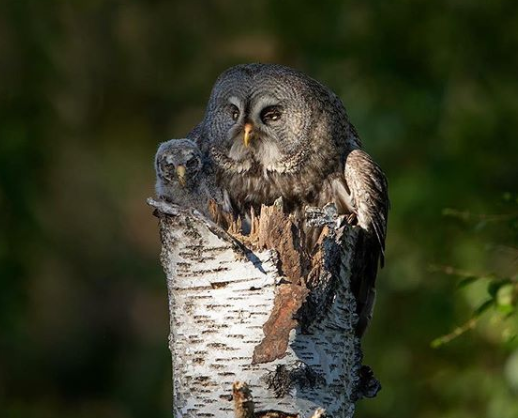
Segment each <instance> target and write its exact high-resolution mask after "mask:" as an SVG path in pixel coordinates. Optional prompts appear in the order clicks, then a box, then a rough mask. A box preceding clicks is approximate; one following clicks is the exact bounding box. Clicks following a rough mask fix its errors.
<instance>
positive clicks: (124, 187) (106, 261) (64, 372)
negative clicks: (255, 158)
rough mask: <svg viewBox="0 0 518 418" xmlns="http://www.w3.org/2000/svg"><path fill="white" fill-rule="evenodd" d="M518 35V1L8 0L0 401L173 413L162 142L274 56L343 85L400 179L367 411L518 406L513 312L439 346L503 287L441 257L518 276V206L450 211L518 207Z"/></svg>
mask: <svg viewBox="0 0 518 418" xmlns="http://www.w3.org/2000/svg"><path fill="white" fill-rule="evenodd" d="M517 51H518V3H517V2H515V1H503V0H494V1H491V2H484V1H471V0H437V1H433V2H432V1H424V0H413V1H410V0H394V1H379V0H371V1H361V2H360V1H357V2H354V1H345V2H344V1H332V0H323V1H320V2H310V1H306V2H303V1H301V0H298V1H295V0H278V1H273V0H262V1H255V2H244V1H237V0H212V1H196V0H193V1H187V0H185V1H182V2H178V1H159V0H149V1H145V0H127V1H118V0H105V1H103V0H75V1H64V0H32V1H31V0H0V208H1V214H0V350H1V353H0V415H1V416H3V417H9V418H10V417H15V418H25V417H30V418H40V417H41V418H47V417H49V418H50V417H52V418H62V417H63V418H65V417H96V418H126V417H128V418H129V417H168V416H170V404H171V393H170V392H171V383H170V359H169V353H168V350H167V334H168V319H167V300H166V288H165V280H164V276H163V273H162V272H161V270H160V268H159V264H158V253H159V243H158V236H157V225H156V220H155V219H154V218H153V217H152V216H151V210H150V209H149V208H148V207H146V205H145V198H146V197H148V196H150V195H152V194H153V182H154V178H153V164H152V160H153V155H154V152H155V150H156V147H157V144H158V143H159V142H161V141H164V140H167V139H169V138H172V137H181V136H183V135H185V134H186V133H187V132H188V130H189V129H190V128H191V127H192V126H194V124H195V123H197V121H199V120H200V118H201V117H202V114H203V109H204V104H205V102H206V100H207V98H208V95H209V92H210V88H211V85H212V83H213V82H214V80H215V78H216V77H217V75H218V74H219V73H220V72H221V71H222V70H224V69H225V68H227V67H229V66H231V65H234V64H237V63H242V62H256V61H261V62H278V63H282V64H286V65H290V66H294V67H297V68H299V69H301V70H303V71H305V72H307V73H309V74H310V75H312V76H313V77H315V78H317V79H319V80H321V81H323V82H324V83H326V84H327V85H329V86H330V87H331V88H332V89H333V90H335V91H336V92H337V93H338V94H339V95H340V97H341V98H342V99H343V100H344V102H345V104H346V107H347V108H348V111H349V113H350V116H351V119H352V121H353V122H354V123H355V125H356V127H357V128H358V131H359V132H360V135H361V136H362V138H363V141H364V143H365V147H366V149H367V151H369V152H370V153H371V154H372V155H373V156H374V157H375V159H376V160H377V161H379V163H380V164H381V166H382V167H383V168H384V169H385V171H386V173H387V175H388V178H389V181H390V192H391V198H392V207H393V208H392V212H391V216H390V225H389V237H388V243H387V247H388V254H387V267H386V268H385V269H384V270H383V271H382V272H381V275H380V277H379V287H378V288H379V291H378V295H379V296H378V303H377V307H376V312H375V317H374V321H373V323H372V326H371V328H370V329H369V331H368V335H367V337H366V339H365V342H364V346H365V348H366V353H365V356H366V357H365V361H366V363H367V364H369V365H371V366H372V367H373V369H374V370H375V372H376V375H377V376H378V378H379V379H380V380H381V381H382V384H383V390H382V391H381V392H380V393H379V395H378V397H377V398H376V399H373V400H368V401H362V402H361V403H360V404H359V405H358V414H357V415H358V417H371V418H378V417H379V418H381V417H384V418H385V417H399V418H407V417H408V418H410V417H412V418H415V417H419V418H436V417H437V418H439V417H440V418H449V417H452V418H453V417H455V418H463V417H474V416H477V417H478V416H480V417H488V418H516V417H518V351H517V349H518V345H517V343H516V339H514V340H513V338H512V336H513V335H514V334H513V333H514V332H515V331H513V327H515V326H516V321H517V318H516V316H511V317H503V316H502V315H500V316H498V315H486V316H485V317H484V318H482V319H481V321H480V323H479V324H478V325H477V327H476V328H475V329H474V330H472V331H471V332H469V333H467V334H465V335H463V336H462V337H459V338H457V339H455V340H453V341H452V342H450V343H449V344H446V345H444V346H441V347H440V348H437V349H434V348H431V346H430V343H431V341H432V340H434V339H435V338H436V337H438V336H440V335H443V334H446V333H448V332H450V331H451V330H452V329H454V328H455V327H456V326H458V325H460V324H462V323H464V322H465V321H466V320H468V319H469V318H470V317H471V315H472V312H473V310H474V309H476V308H477V306H479V305H480V303H481V302H483V301H484V299H485V298H486V296H487V292H486V288H485V286H486V285H485V284H484V282H483V280H477V281H475V282H473V284H471V285H470V286H468V287H466V288H464V289H461V290H458V289H457V288H456V279H455V278H454V277H450V276H449V275H444V274H442V273H440V272H439V273H438V272H436V271H432V270H431V269H430V268H429V266H430V265H431V264H438V265H447V266H454V267H456V268H461V269H465V270H469V271H474V272H476V274H486V273H491V272H493V273H494V274H497V275H499V276H501V277H507V278H514V280H516V274H517V265H518V264H517V259H518V251H517V250H516V248H518V239H517V230H516V224H513V223H509V222H506V223H504V224H502V223H500V222H480V220H482V221H483V219H481V218H479V217H477V216H475V215H474V216H472V217H470V216H467V217H466V216H464V217H462V216H461V217H460V219H458V217H455V218H452V217H444V216H443V215H442V212H443V209H444V208H454V209H458V210H461V211H464V210H468V211H469V213H470V214H471V213H472V214H501V213H504V214H507V213H516V212H517V211H518V204H517V202H516V200H515V199H516V196H515V194H516V193H517V192H518V187H517V186H518V139H517V132H518V117H517V116H518V77H517V74H518V53H517ZM504 193H508V194H507V195H505V197H506V199H502V196H503V195H504ZM474 219H475V221H476V222H475V221H473V220H474ZM514 330H515V328H514Z"/></svg>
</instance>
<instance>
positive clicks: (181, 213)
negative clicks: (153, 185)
mask: <svg viewBox="0 0 518 418" xmlns="http://www.w3.org/2000/svg"><path fill="white" fill-rule="evenodd" d="M149 203H150V204H151V205H152V206H154V207H155V208H156V211H155V215H156V216H157V217H158V218H159V224H160V236H161V242H162V253H161V263H162V266H163V269H164V271H165V273H166V275H167V286H168V294H169V313H170V330H171V332H170V337H169V348H170V350H171V354H172V363H173V394H174V395H173V398H174V399H173V410H174V417H175V418H191V417H197V418H198V417H218V418H219V417H234V416H243V417H245V416H255V417H260V416H262V417H274V416H275V417H301V418H310V417H311V416H313V414H315V416H317V415H316V414H319V415H318V416H326V417H347V418H349V417H352V416H353V414H354V407H355V405H354V404H355V401H356V400H357V399H359V398H361V397H362V396H364V395H365V394H364V393H362V391H363V390H364V389H363V388H362V386H369V387H370V388H371V389H372V387H373V385H374V386H376V383H377V381H375V379H374V378H373V377H372V376H370V377H368V378H367V380H368V381H367V382H366V381H365V376H362V367H361V359H362V353H361V349H360V341H359V339H358V337H356V336H355V332H354V329H355V324H356V320H357V315H356V313H355V300H354V297H353V295H352V293H351V290H350V280H351V270H352V265H353V263H352V258H353V257H354V246H355V242H356V239H357V232H356V230H355V229H353V228H351V227H350V226H348V225H347V223H346V222H344V219H342V217H336V216H332V215H331V216H327V215H326V213H325V212H323V211H317V212H316V213H315V214H313V216H312V219H310V220H307V222H312V223H313V225H318V227H319V228H320V229H319V230H322V233H321V235H320V238H319V241H318V245H317V247H318V251H315V252H314V253H312V254H310V255H304V254H303V252H302V251H301V247H300V242H299V241H300V234H301V233H302V232H301V231H297V228H296V227H295V225H294V224H293V223H292V222H291V221H290V220H289V219H288V218H286V217H283V215H282V214H279V211H275V210H274V209H272V210H270V208H263V211H262V212H261V217H260V218H258V219H254V220H253V221H252V227H253V228H252V233H251V234H250V235H251V236H250V237H238V236H235V235H234V236H232V235H230V234H228V233H227V232H225V231H224V230H222V229H221V228H219V227H217V226H216V225H215V224H213V223H212V222H211V221H209V220H208V219H206V218H205V217H203V216H202V215H200V214H199V213H198V212H196V211H193V210H185V209H181V208H179V207H177V206H174V205H169V204H167V203H165V202H162V201H159V202H155V201H152V200H150V201H149ZM297 276H298V277H297ZM303 277H304V279H302V278H303ZM363 371H364V370H363ZM367 374H368V373H367ZM235 382H243V384H244V385H245V389H246V393H247V395H246V396H245V398H246V399H245V401H243V402H242V404H243V405H245V409H246V408H249V409H250V408H251V409H250V410H249V411H248V413H249V414H248V415H247V413H246V411H245V412H243V411H241V412H239V411H238V409H239V408H242V407H240V406H236V405H237V404H238V402H232V400H234V401H236V392H234V396H232V393H233V385H234V383H235ZM235 388H236V386H234V389H235ZM377 389H378V387H376V389H375V390H374V394H375V392H377ZM250 391H251V395H250V393H249V392H250ZM371 395H372V393H371ZM233 398H234V399H233ZM319 408H323V409H324V410H325V415H324V414H323V411H322V409H319ZM317 410H318V411H319V412H316V411H317ZM253 411H255V412H253Z"/></svg>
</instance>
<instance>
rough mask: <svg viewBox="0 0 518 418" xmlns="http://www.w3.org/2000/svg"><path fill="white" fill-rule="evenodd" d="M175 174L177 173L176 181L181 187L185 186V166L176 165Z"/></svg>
mask: <svg viewBox="0 0 518 418" xmlns="http://www.w3.org/2000/svg"><path fill="white" fill-rule="evenodd" d="M176 174H177V175H178V181H179V182H180V185H181V186H182V187H185V184H186V180H185V166H184V165H179V166H178V167H176Z"/></svg>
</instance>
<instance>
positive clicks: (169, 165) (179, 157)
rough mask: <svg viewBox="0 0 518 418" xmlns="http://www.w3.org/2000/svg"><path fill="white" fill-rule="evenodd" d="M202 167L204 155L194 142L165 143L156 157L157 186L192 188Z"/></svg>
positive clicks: (179, 140) (186, 140)
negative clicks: (161, 184)
mask: <svg viewBox="0 0 518 418" xmlns="http://www.w3.org/2000/svg"><path fill="white" fill-rule="evenodd" d="M202 166H203V159H202V154H201V152H200V149H199V148H198V146H197V145H196V144H195V143H194V142H192V141H190V140H189V139H171V140H169V141H167V142H163V143H161V144H160V146H159V147H158V151H157V153H156V157H155V169H156V176H157V185H160V183H164V184H165V185H168V186H172V187H179V188H192V187H193V186H194V185H195V184H196V181H197V177H198V175H199V173H200V172H201V170H202ZM157 188H158V187H157Z"/></svg>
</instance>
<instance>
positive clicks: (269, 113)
mask: <svg viewBox="0 0 518 418" xmlns="http://www.w3.org/2000/svg"><path fill="white" fill-rule="evenodd" d="M281 116H282V108H281V107H280V106H268V107H265V108H264V109H263V110H262V111H261V120H262V121H263V123H265V124H267V125H268V124H269V123H271V122H276V121H278V120H279V119H280V118H281Z"/></svg>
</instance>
